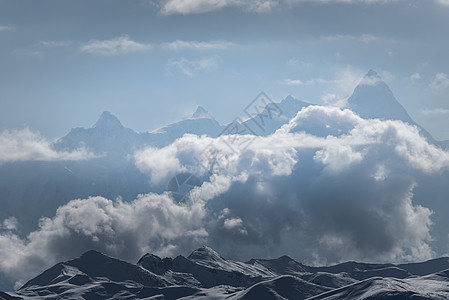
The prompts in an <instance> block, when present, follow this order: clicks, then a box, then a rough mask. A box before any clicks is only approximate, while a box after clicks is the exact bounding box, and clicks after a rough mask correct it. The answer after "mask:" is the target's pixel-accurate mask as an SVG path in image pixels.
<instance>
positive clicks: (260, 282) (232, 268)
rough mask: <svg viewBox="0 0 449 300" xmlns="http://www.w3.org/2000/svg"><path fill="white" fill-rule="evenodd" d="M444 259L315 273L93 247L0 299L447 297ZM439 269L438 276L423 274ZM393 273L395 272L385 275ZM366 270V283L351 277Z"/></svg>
mask: <svg viewBox="0 0 449 300" xmlns="http://www.w3.org/2000/svg"><path fill="white" fill-rule="evenodd" d="M448 261H449V259H448V258H440V259H436V260H430V261H427V262H422V263H416V264H403V265H391V264H387V265H382V264H380V265H376V264H362V263H355V262H349V263H345V264H339V265H336V266H329V267H322V268H316V267H308V266H306V265H302V264H300V263H298V262H296V261H295V260H293V259H291V258H290V257H288V256H282V257H280V258H278V259H252V260H250V261H249V262H247V263H243V262H236V261H229V260H226V259H225V258H223V257H222V256H220V255H219V254H218V253H217V252H215V251H214V250H213V249H211V248H209V247H201V248H199V249H197V250H195V251H193V252H192V254H191V255H189V256H188V257H187V258H186V257H183V256H178V257H176V258H175V259H172V258H164V259H161V258H160V257H158V256H156V255H153V254H146V255H144V256H143V257H142V258H141V259H140V260H139V262H138V263H137V264H131V263H127V262H124V261H121V260H119V259H116V258H112V257H110V256H107V255H104V254H102V253H99V252H97V251H92V250H91V251H88V252H86V253H84V254H83V255H81V256H80V257H79V258H76V259H73V260H70V261H67V262H62V263H58V264H56V265H55V266H53V267H51V268H50V269H48V270H46V271H45V272H43V273H42V274H41V275H39V276H37V277H35V278H34V279H32V280H30V281H28V282H27V283H26V284H25V285H24V286H23V287H21V288H20V289H19V290H18V291H16V292H8V293H4V292H0V299H37V298H39V299H73V298H77V299H80V298H84V299H86V298H88V299H111V298H114V299H148V298H149V297H154V298H155V299H231V300H243V299H328V300H330V299H351V300H352V299H354V300H355V299H411V298H412V297H416V298H417V299H418V298H419V299H448V297H449V270H443V269H441V268H444V267H446V266H447V265H446V264H447V263H448ZM386 266H387V267H386ZM400 266H404V267H407V268H408V269H409V270H413V271H414V272H415V273H411V272H410V273H409V272H408V271H406V270H404V269H401V268H400ZM438 266H439V267H440V270H438V272H434V273H432V274H426V273H427V272H428V271H430V270H436V269H438ZM319 269H322V270H328V271H329V272H323V271H316V270H319ZM393 269H394V270H397V271H398V272H399V273H395V272H386V271H385V270H393ZM275 270H276V271H275ZM364 271H368V272H367V273H365V275H366V276H367V278H366V279H364V280H361V279H359V278H354V277H359V276H354V275H355V274H357V272H364ZM331 272H335V273H331ZM416 273H419V274H423V275H422V276H419V275H417V274H416ZM404 274H407V275H408V276H407V277H405V278H402V277H403V275H404ZM424 274H425V275H424ZM396 275H397V276H396ZM152 299H153V298H152Z"/></svg>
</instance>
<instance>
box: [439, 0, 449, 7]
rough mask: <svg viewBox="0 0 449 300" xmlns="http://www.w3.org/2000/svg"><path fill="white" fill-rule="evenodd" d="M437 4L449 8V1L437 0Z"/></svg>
mask: <svg viewBox="0 0 449 300" xmlns="http://www.w3.org/2000/svg"><path fill="white" fill-rule="evenodd" d="M436 1H437V3H439V4H442V5H447V6H449V0H436Z"/></svg>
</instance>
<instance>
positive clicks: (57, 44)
mask: <svg viewBox="0 0 449 300" xmlns="http://www.w3.org/2000/svg"><path fill="white" fill-rule="evenodd" d="M71 45H72V42H71V41H40V42H39V43H37V46H42V47H49V48H54V47H69V46H71Z"/></svg>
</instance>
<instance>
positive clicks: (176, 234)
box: [0, 194, 207, 286]
mask: <svg viewBox="0 0 449 300" xmlns="http://www.w3.org/2000/svg"><path fill="white" fill-rule="evenodd" d="M204 213H205V211H204V207H203V204H202V203H200V202H198V203H191V204H189V205H188V206H185V205H184V206H181V205H177V204H175V203H174V202H173V200H172V199H171V198H169V197H168V196H167V195H165V194H163V195H154V194H149V195H144V196H139V197H138V198H137V199H136V200H134V201H132V202H129V203H125V202H122V201H120V200H116V201H111V200H108V199H105V198H102V197H91V198H88V199H79V200H72V201H70V202H69V203H68V204H66V205H63V206H61V207H59V208H58V210H57V212H56V215H55V216H54V217H53V218H51V219H50V218H42V219H41V220H40V222H39V229H38V230H36V231H33V232H31V233H30V234H29V235H28V236H27V237H25V238H20V237H19V236H18V235H17V234H16V233H15V232H14V228H13V227H12V225H13V224H12V225H8V227H9V228H6V230H3V231H0V256H1V257H2V260H1V261H0V270H1V271H2V272H3V273H5V274H6V275H7V276H8V277H9V278H10V279H12V280H14V281H17V282H18V283H17V284H16V286H20V284H23V283H25V282H26V280H29V279H30V278H31V277H33V276H35V275H37V274H38V273H39V272H42V271H43V269H44V268H48V267H50V266H51V265H53V264H55V263H56V262H58V261H61V260H67V259H70V258H73V257H76V256H79V255H80V254H81V253H82V252H84V251H87V250H89V249H96V250H99V251H102V252H105V253H109V254H111V255H114V256H117V257H121V258H122V259H128V260H132V261H136V260H137V259H138V258H139V257H140V256H141V255H142V254H144V253H145V252H152V253H156V254H159V255H161V256H170V255H173V253H174V252H173V251H178V252H179V251H181V250H184V248H183V247H186V248H187V249H189V250H192V247H194V246H196V247H197V246H198V245H201V244H202V243H204V241H203V240H204V238H205V237H207V232H205V231H204V229H202V227H201V226H200V225H201V221H202V219H203V217H204ZM8 220H10V221H8V222H7V223H8V224H10V223H12V221H11V219H8ZM5 222H6V221H5ZM5 222H4V223H5ZM193 245H194V246H193Z"/></svg>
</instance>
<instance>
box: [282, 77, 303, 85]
mask: <svg viewBox="0 0 449 300" xmlns="http://www.w3.org/2000/svg"><path fill="white" fill-rule="evenodd" d="M282 82H283V83H284V84H286V85H303V84H304V82H303V81H302V80H300V79H289V78H288V79H284V80H283V81H282Z"/></svg>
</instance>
